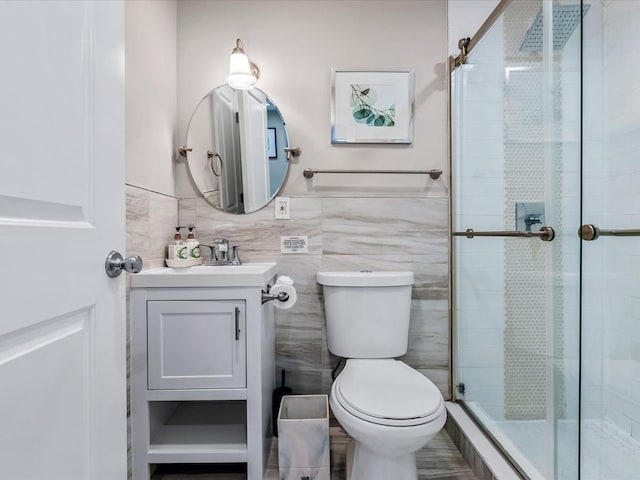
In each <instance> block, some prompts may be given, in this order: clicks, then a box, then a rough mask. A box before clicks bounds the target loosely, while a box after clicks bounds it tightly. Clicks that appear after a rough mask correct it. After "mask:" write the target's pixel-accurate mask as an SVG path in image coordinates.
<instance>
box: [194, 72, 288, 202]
mask: <svg viewBox="0 0 640 480" xmlns="http://www.w3.org/2000/svg"><path fill="white" fill-rule="evenodd" d="M288 146H289V138H288V135H287V128H286V125H285V122H284V118H283V117H282V114H281V113H280V110H278V107H276V106H275V104H274V103H273V102H272V101H271V99H270V98H269V97H268V96H267V95H266V94H265V93H264V92H263V91H261V90H258V89H257V88H253V89H251V90H236V89H233V88H231V87H230V86H229V85H222V86H220V87H217V88H215V89H213V90H212V91H210V92H209V93H208V94H207V95H205V97H204V98H203V99H202V100H201V101H200V103H199V104H198V106H197V107H196V109H195V111H194V112H193V115H192V116H191V120H190V121H189V127H188V129H187V163H188V165H189V171H190V172H191V177H192V178H193V181H194V182H195V184H196V186H197V187H198V189H199V190H200V192H201V193H202V195H203V196H204V198H205V199H206V200H207V201H208V202H209V203H210V204H211V205H213V206H214V207H216V208H218V209H220V210H223V211H225V212H228V213H251V212H255V211H256V210H260V209H261V208H262V207H264V206H265V205H266V204H267V203H269V202H270V201H271V199H272V198H273V197H275V196H276V194H277V193H278V191H279V190H280V187H282V184H283V183H284V180H285V178H286V176H287V172H288V170H289V161H288V155H287V152H286V151H285V148H287V147H288Z"/></svg>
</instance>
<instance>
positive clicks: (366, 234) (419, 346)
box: [179, 197, 450, 398]
mask: <svg viewBox="0 0 640 480" xmlns="http://www.w3.org/2000/svg"><path fill="white" fill-rule="evenodd" d="M273 215H274V212H273V205H268V206H267V207H265V208H264V209H262V210H260V211H258V212H255V213H252V214H250V215H230V214H225V213H221V212H219V211H218V210H215V209H214V208H213V207H211V206H210V205H209V204H207V203H206V202H205V201H204V200H203V199H200V198H187V199H181V200H180V207H179V219H180V223H181V224H193V223H195V224H196V227H197V238H198V239H199V240H200V241H201V242H205V243H206V242H207V241H208V240H210V239H213V238H214V237H224V238H227V239H228V240H229V241H230V243H232V244H239V245H241V247H240V253H241V258H242V260H243V261H244V262H265V261H276V262H278V271H279V273H280V274H281V275H288V276H290V277H291V278H293V280H294V282H295V287H296V290H297V293H298V301H297V303H296V305H295V306H294V307H293V308H291V309H289V310H276V366H277V369H278V371H279V370H280V369H285V370H286V372H287V385H288V386H290V387H291V388H293V390H294V391H295V392H296V393H329V391H330V388H331V383H332V378H331V372H332V369H333V368H335V367H336V365H337V364H338V360H339V359H338V358H337V357H335V356H334V355H332V354H331V353H330V352H329V351H328V348H327V342H326V330H325V325H324V311H323V305H322V290H321V288H320V286H319V285H318V284H317V282H316V273H317V272H318V271H321V270H328V271H336V270H363V269H367V270H411V271H413V272H414V273H415V285H414V288H413V302H412V310H411V315H412V316H411V338H410V340H409V351H408V352H407V354H406V355H405V357H403V360H404V361H405V362H406V363H408V364H409V365H411V366H413V367H414V368H417V369H419V370H420V371H421V372H423V373H425V374H426V375H427V376H429V378H430V379H431V380H432V381H434V383H435V384H436V385H437V386H438V388H440V390H441V391H442V392H443V394H444V395H445V397H446V398H448V397H449V383H450V379H449V358H450V352H449V319H448V309H449V302H448V297H449V277H448V269H449V261H448V221H449V220H448V200H447V199H446V198H438V197H430V198H424V197H419V198H394V197H391V198H352V197H348V198H347V197H339V198H326V197H325V198H313V197H304V198H302V197H292V198H291V219H290V220H275V219H274V218H273ZM281 235H306V236H307V237H308V240H309V253H308V254H281V253H280V236H281Z"/></svg>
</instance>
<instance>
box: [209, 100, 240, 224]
mask: <svg viewBox="0 0 640 480" xmlns="http://www.w3.org/2000/svg"><path fill="white" fill-rule="evenodd" d="M236 91H237V90H234V89H232V88H219V89H217V90H216V91H215V93H214V94H213V100H212V110H213V117H214V121H213V124H214V126H215V128H214V137H215V138H214V140H215V142H214V143H215V145H216V148H217V149H218V153H219V154H220V157H221V158H222V159H221V162H222V177H221V184H220V190H221V192H220V198H221V205H222V209H223V210H224V211H225V212H230V213H242V212H244V210H243V206H242V201H241V195H242V188H241V187H242V171H241V168H240V155H241V150H240V139H239V134H238V115H237V111H238V107H237V102H238V100H237V96H236Z"/></svg>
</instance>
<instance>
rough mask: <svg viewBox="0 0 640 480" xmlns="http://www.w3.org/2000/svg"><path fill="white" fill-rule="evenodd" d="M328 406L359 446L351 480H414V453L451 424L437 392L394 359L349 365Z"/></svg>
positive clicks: (333, 388) (428, 383)
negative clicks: (445, 426) (447, 422)
mask: <svg viewBox="0 0 640 480" xmlns="http://www.w3.org/2000/svg"><path fill="white" fill-rule="evenodd" d="M329 404H330V406H331V411H332V412H333V414H334V416H335V417H336V419H337V420H338V422H339V423H340V425H342V427H343V428H344V430H345V431H346V432H347V433H348V434H349V435H351V437H352V438H353V439H354V440H355V442H356V443H355V452H354V458H353V470H352V471H351V472H350V477H349V478H350V479H351V480H364V479H368V480H383V479H386V480H388V479H394V480H415V479H416V478H417V470H416V461H415V452H416V451H417V450H419V449H420V448H422V447H423V446H425V445H426V444H427V443H428V442H429V441H430V440H431V439H432V438H433V437H434V436H435V435H436V434H437V433H438V432H439V431H440V430H441V429H442V427H443V426H444V422H445V420H446V410H445V407H444V401H443V399H442V395H441V394H440V391H439V390H438V388H437V387H436V386H435V385H434V384H433V383H432V382H431V381H429V379H427V378H426V377H424V376H423V375H422V374H420V373H419V372H417V371H415V370H413V369H412V368H411V367H409V366H408V365H406V364H405V363H403V362H401V361H398V360H393V359H385V360H376V359H364V360H363V359H349V360H347V364H346V366H345V368H344V370H343V371H342V373H341V374H340V375H339V376H338V378H336V380H335V381H334V383H333V385H332V387H331V395H330V397H329Z"/></svg>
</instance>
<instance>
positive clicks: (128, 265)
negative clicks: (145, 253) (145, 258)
mask: <svg viewBox="0 0 640 480" xmlns="http://www.w3.org/2000/svg"><path fill="white" fill-rule="evenodd" d="M104 269H105V271H106V272H107V275H108V276H109V277H111V278H116V277H117V276H119V275H120V274H121V273H122V270H125V271H127V272H129V273H140V271H141V270H142V257H139V256H137V255H136V256H135V257H127V258H122V255H120V253H118V252H116V251H115V250H114V251H112V252H111V253H109V255H107V260H106V261H105V262H104Z"/></svg>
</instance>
